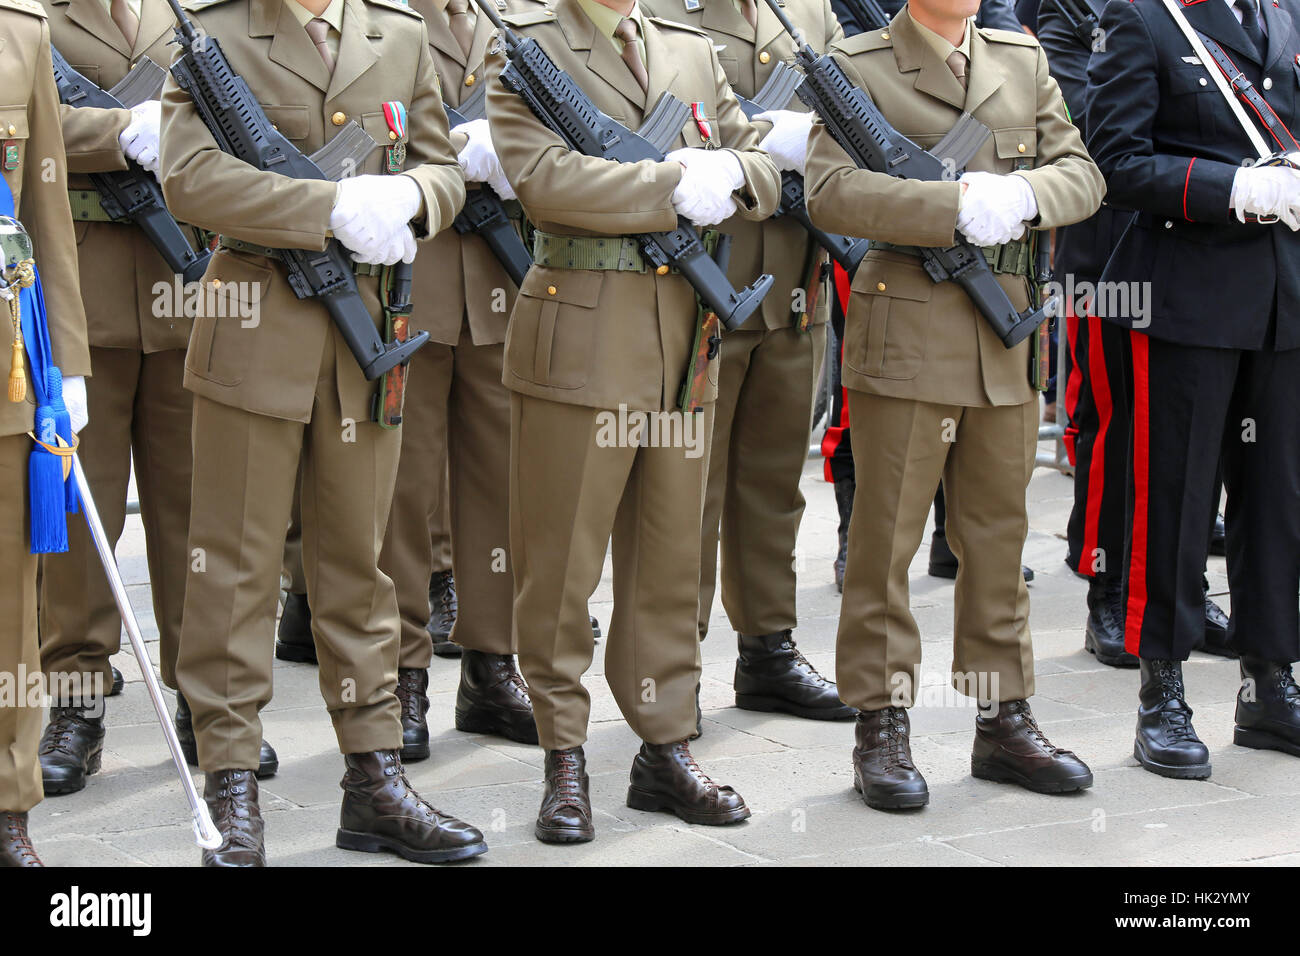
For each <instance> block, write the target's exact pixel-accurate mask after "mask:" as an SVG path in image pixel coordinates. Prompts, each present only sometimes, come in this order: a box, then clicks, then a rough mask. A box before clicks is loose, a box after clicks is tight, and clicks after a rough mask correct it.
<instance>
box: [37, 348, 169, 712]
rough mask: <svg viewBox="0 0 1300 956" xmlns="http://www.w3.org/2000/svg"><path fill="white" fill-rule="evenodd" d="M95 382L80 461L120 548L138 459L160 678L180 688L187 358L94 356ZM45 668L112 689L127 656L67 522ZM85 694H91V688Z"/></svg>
mask: <svg viewBox="0 0 1300 956" xmlns="http://www.w3.org/2000/svg"><path fill="white" fill-rule="evenodd" d="M90 358H91V366H92V368H93V369H94V375H92V376H91V377H90V378H88V379H86V396H87V402H88V405H89V408H90V424H88V425H87V426H86V427H85V428H84V429H83V430H82V432H81V436H80V437H81V448H80V451H79V452H78V457H80V459H81V465H82V467H83V468H84V469H85V471H86V480H87V481H88V482H89V483H90V490H91V493H92V494H93V495H94V496H95V505H96V507H97V508H98V509H99V517H100V520H102V521H103V522H104V531H105V533H106V534H107V535H108V538H109V540H110V541H112V542H113V543H114V544H116V543H117V540H118V538H120V537H121V535H122V527H123V525H124V524H125V522H126V496H127V486H128V484H129V483H130V478H131V466H132V461H133V460H134V464H135V476H136V485H137V488H138V490H139V494H140V517H141V518H142V519H143V521H144V533H145V550H146V555H147V557H148V562H149V586H150V589H151V592H152V595H153V609H154V619H155V621H156V622H157V625H158V640H159V647H158V658H159V665H160V667H161V669H162V679H163V682H164V683H165V684H167V686H168V687H175V686H176V648H177V646H178V644H179V641H180V633H181V613H182V611H183V609H184V604H185V569H186V567H187V566H188V564H189V554H188V549H187V544H186V542H187V540H188V530H189V520H190V477H191V475H190V472H191V461H192V459H191V438H190V425H191V419H192V417H193V403H192V399H191V396H190V393H189V392H187V391H186V390H185V389H184V387H183V386H182V384H181V380H182V379H183V377H184V374H185V350H184V349H168V350H166V351H163V352H151V353H149V354H145V353H142V352H139V351H136V350H135V349H116V348H91V350H90ZM41 563H42V569H41V570H42V575H41V611H40V621H41V666H42V667H43V668H44V670H45V672H46V673H47V674H50V675H54V677H55V680H56V683H55V684H54V685H53V686H52V687H51V691H52V692H54V691H55V689H56V688H57V686H58V684H57V678H58V677H60V676H61V675H72V674H77V675H80V680H83V681H85V680H87V679H93V677H94V675H99V676H100V677H101V678H102V679H103V681H104V684H103V686H104V687H108V686H109V685H110V684H111V683H112V673H111V669H110V667H109V663H108V659H109V657H110V656H111V655H113V654H116V653H117V652H118V651H119V650H120V649H121V642H122V618H121V615H120V613H119V611H118V609H117V604H116V602H115V601H114V600H113V592H112V591H111V590H109V587H108V577H107V576H106V575H105V573H104V567H103V565H102V564H100V561H99V553H98V552H97V551H96V550H95V545H94V543H93V542H92V541H91V539H90V531H89V529H88V528H87V527H86V522H85V521H84V520H83V519H82V518H81V517H80V516H70V517H69V519H68V551H67V552H66V553H65V554H50V555H45V556H44V557H43V558H42V562H41ZM83 686H90V685H89V684H85V685H83Z"/></svg>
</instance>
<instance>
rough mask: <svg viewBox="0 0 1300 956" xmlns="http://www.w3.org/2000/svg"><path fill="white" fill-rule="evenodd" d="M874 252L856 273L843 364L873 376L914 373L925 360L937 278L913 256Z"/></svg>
mask: <svg viewBox="0 0 1300 956" xmlns="http://www.w3.org/2000/svg"><path fill="white" fill-rule="evenodd" d="M877 255H878V254H874V253H873V254H870V255H868V257H867V258H866V259H864V260H863V262H862V265H861V266H860V267H859V268H858V272H857V274H856V275H855V276H854V277H853V295H852V297H851V303H850V306H849V315H848V320H847V322H846V323H845V330H844V364H845V365H847V366H849V367H850V368H851V369H853V370H854V371H856V372H859V373H861V374H862V375H866V376H869V377H871V378H890V379H899V380H903V381H905V380H908V379H912V378H915V377H916V375H917V373H918V372H920V371H921V365H922V364H923V363H924V362H925V353H926V347H927V344H928V341H929V335H930V297H931V295H933V293H934V282H933V280H931V278H930V277H929V276H928V275H927V274H926V272H925V270H924V269H923V268H921V266H920V264H919V263H917V262H916V260H911V261H908V260H909V259H910V258H911V257H909V256H903V255H899V254H896V253H895V254H891V253H886V254H885V256H888V258H885V257H884V256H881V257H879V258H877V257H876V256H877Z"/></svg>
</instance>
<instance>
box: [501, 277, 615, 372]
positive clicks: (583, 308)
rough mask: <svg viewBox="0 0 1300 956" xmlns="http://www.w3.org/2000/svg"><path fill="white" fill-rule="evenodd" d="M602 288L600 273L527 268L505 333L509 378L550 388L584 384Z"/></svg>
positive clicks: (591, 350) (590, 357) (602, 280)
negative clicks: (512, 377) (526, 273)
mask: <svg viewBox="0 0 1300 956" xmlns="http://www.w3.org/2000/svg"><path fill="white" fill-rule="evenodd" d="M603 284H604V273H602V272H594V271H587V270H583V269H547V268H545V267H542V266H534V267H533V268H531V269H529V270H528V275H527V276H525V277H524V284H523V286H522V287H521V288H520V289H519V297H518V298H517V299H516V300H515V307H514V310H513V311H512V312H511V313H510V327H509V329H508V331H507V332H506V364H507V366H508V367H509V369H510V371H511V374H513V375H515V376H516V377H518V378H520V379H523V380H524V381H526V382H532V383H533V384H535V385H545V386H548V387H550V388H582V387H583V386H584V385H586V384H587V377H588V375H589V369H590V366H591V361H592V354H593V351H594V348H595V336H596V318H597V310H596V304H597V303H598V302H599V301H600V288H601V286H602V285H603Z"/></svg>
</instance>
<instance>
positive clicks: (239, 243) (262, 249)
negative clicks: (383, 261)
mask: <svg viewBox="0 0 1300 956" xmlns="http://www.w3.org/2000/svg"><path fill="white" fill-rule="evenodd" d="M219 245H220V247H221V248H222V249H230V250H232V251H234V252H246V253H249V254H250V255H254V256H266V257H268V258H270V259H274V258H277V257H278V256H279V254H280V251H279V250H278V249H272V248H271V247H270V246H259V245H258V244H257V243H255V242H245V241H244V240H243V239H235V238H233V237H231V236H222V237H221V238H220V242H219ZM383 268H384V267H383V266H379V265H374V264H372V263H369V262H355V261H354V262H353V263H352V271H353V272H354V273H356V274H357V275H359V276H377V275H379V273H380V271H381V270H382V269H383Z"/></svg>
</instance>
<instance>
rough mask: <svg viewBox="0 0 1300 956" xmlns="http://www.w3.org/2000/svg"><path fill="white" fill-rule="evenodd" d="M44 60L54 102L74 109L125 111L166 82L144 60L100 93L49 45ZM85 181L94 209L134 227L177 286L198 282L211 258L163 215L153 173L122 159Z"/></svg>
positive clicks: (159, 69) (160, 71)
mask: <svg viewBox="0 0 1300 956" xmlns="http://www.w3.org/2000/svg"><path fill="white" fill-rule="evenodd" d="M50 55H51V56H53V58H54V85H55V86H56V87H57V88H58V91H59V102H61V103H64V104H65V105H67V106H72V107H76V108H80V107H83V106H89V107H92V108H94V109H101V110H120V109H130V108H131V107H133V106H136V105H138V104H140V103H143V102H145V100H153V99H157V98H158V94H159V93H161V92H162V86H163V80H165V79H166V78H167V71H166V70H164V69H163V68H162V67H161V66H159V65H158V64H157V63H155V62H154V61H153V60H151V59H149V58H148V57H147V56H146V57H142V58H141V59H140V62H139V63H137V64H136V66H135V68H134V69H133V70H131V71H130V72H129V73H127V74H126V76H124V77H123V78H122V82H121V83H118V84H117V85H116V86H114V87H113V88H112V89H111V90H104V89H101V88H100V87H99V86H98V84H96V83H93V82H91V81H90V80H88V79H86V77H84V76H82V75H81V74H80V73H78V72H77V71H76V70H74V69H73V68H72V67H71V66H70V65H69V64H68V61H67V60H66V59H64V57H63V54H61V53H60V52H59V51H58V50H57V49H55V48H54V47H53V46H51V47H50ZM89 176H90V182H91V184H92V185H93V186H94V187H95V191H96V192H98V193H99V204H100V206H102V207H103V209H104V212H105V213H106V214H107V215H108V216H110V217H111V218H113V219H121V220H129V221H130V222H131V223H133V224H135V225H136V226H139V227H140V230H141V231H142V232H144V234H145V236H147V237H148V239H149V241H150V242H151V243H153V245H154V248H155V249H157V250H158V254H159V255H161V256H162V257H163V261H164V262H166V263H167V265H168V267H170V268H171V270H172V271H173V272H175V273H177V274H178V275H179V276H180V277H181V279H182V280H183V281H185V282H197V281H199V279H200V278H202V276H203V271H204V270H205V269H207V267H208V260H209V259H210V258H212V254H211V253H210V252H208V250H207V249H203V250H201V251H198V252H196V251H195V250H194V246H193V245H192V244H191V242H190V240H189V239H188V238H186V236H185V231H184V230H183V229H182V228H181V227H180V225H179V224H178V223H177V222H176V220H175V219H173V218H172V214H171V213H169V212H168V211H167V202H166V200H164V199H163V194H162V187H161V186H159V185H158V180H157V179H156V178H155V177H154V175H153V173H151V172H149V171H148V170H146V169H145V168H144V167H143V166H141V165H140V164H139V163H137V162H136V161H135V160H133V159H128V160H127V161H126V169H121V170H114V171H112V172H107V173H90V174H89Z"/></svg>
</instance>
